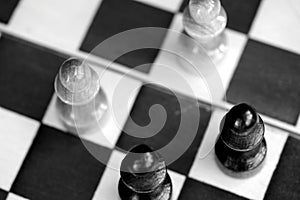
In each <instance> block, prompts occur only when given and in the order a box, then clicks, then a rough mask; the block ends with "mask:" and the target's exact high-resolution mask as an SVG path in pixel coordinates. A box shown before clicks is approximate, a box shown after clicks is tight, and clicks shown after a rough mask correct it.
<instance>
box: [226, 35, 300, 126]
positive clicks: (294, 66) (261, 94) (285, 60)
mask: <svg viewBox="0 0 300 200" xmlns="http://www.w3.org/2000/svg"><path fill="white" fill-rule="evenodd" d="M299 74H300V56H299V55H297V54H294V53H291V52H288V51H284V50H282V49H278V48H275V47H272V46H269V45H266V44H263V43H260V42H257V41H254V40H248V43H247V45H246V47H245V50H244V52H243V54H242V57H241V59H240V62H239V64H238V66H237V69H236V71H235V73H234V75H233V78H232V80H231V83H230V85H229V88H228V91H227V96H226V97H227V100H228V101H229V102H231V103H240V102H246V103H248V104H250V105H253V107H255V108H256V109H257V110H258V111H259V112H261V113H263V114H266V115H269V116H271V117H273V118H276V119H279V120H281V121H284V122H287V123H290V124H295V123H296V122H297V119H298V116H299V111H300V104H299V102H300V76H299Z"/></svg>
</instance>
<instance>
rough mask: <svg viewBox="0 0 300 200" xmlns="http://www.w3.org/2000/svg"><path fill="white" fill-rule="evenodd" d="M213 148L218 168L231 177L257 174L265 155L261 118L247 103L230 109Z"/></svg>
mask: <svg viewBox="0 0 300 200" xmlns="http://www.w3.org/2000/svg"><path fill="white" fill-rule="evenodd" d="M220 131H221V134H220V137H219V138H218V140H217V143H216V145H215V154H216V158H217V162H218V163H219V164H220V167H221V169H223V170H224V172H225V173H228V174H230V175H232V176H235V177H248V176H251V175H254V174H255V173H256V172H258V171H259V170H260V169H261V167H262V164H263V162H264V160H265V157H266V154H267V145H266V140H265V138H264V132H265V127H264V123H263V121H262V119H261V117H260V116H259V115H258V114H257V113H256V111H255V110H254V109H253V108H252V107H251V106H249V105H247V104H244V103H243V104H239V105H237V106H234V107H233V108H232V109H231V110H230V111H229V112H228V113H227V114H226V115H225V117H224V118H223V127H221V130H220Z"/></svg>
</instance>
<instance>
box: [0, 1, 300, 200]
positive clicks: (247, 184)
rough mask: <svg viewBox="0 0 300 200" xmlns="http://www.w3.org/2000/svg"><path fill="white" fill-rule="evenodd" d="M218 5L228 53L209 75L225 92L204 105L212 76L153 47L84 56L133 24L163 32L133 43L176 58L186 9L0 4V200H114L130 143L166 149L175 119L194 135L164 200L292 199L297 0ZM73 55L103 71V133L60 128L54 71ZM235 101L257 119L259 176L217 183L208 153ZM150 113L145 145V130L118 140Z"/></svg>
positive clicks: (299, 98) (155, 4) (299, 146)
mask: <svg viewBox="0 0 300 200" xmlns="http://www.w3.org/2000/svg"><path fill="white" fill-rule="evenodd" d="M221 2H222V5H223V6H224V9H225V10H226V12H227V17H228V24H227V28H226V30H225V33H226V36H227V39H228V52H227V54H226V56H225V57H224V58H223V60H221V61H220V62H218V63H215V64H214V66H216V70H217V72H218V74H219V76H220V80H221V82H222V85H223V87H224V92H223V93H222V92H218V93H217V94H216V97H215V98H214V101H210V100H209V99H210V98H209V94H208V93H207V92H205V91H207V88H206V86H205V84H204V82H205V81H208V82H209V81H213V80H210V79H212V78H211V77H209V76H208V77H199V76H194V74H192V73H190V72H189V71H188V70H186V69H184V67H183V66H182V65H181V64H180V62H177V60H176V58H175V57H176V56H175V57H174V55H172V54H169V53H168V52H166V51H161V50H160V48H156V49H154V48H144V49H136V50H133V51H130V52H127V53H126V54H124V55H122V56H120V57H118V58H117V59H116V60H114V62H111V61H110V58H111V57H110V55H108V53H107V52H109V53H118V48H121V49H122V48H126V47H127V46H130V45H132V43H130V42H128V41H118V42H116V43H115V44H114V45H112V46H111V47H108V48H107V52H106V51H99V52H98V51H97V52H93V49H94V48H95V46H96V45H98V44H99V43H101V42H103V41H105V40H106V39H107V38H109V37H111V36H113V35H115V34H118V33H121V32H123V31H126V30H131V29H136V28H142V27H160V28H164V30H165V31H163V32H160V34H153V35H151V34H145V35H142V34H141V35H139V36H138V37H137V38H136V40H135V42H134V43H137V44H139V43H143V42H144V41H152V42H154V43H155V44H156V45H157V46H159V47H161V49H163V48H165V49H174V50H176V48H177V47H178V46H177V45H180V44H178V42H177V41H176V38H174V37H173V36H174V35H173V34H170V30H175V31H178V32H182V31H183V25H182V17H183V14H182V13H183V10H184V8H185V6H186V5H187V4H188V1H187V0H160V1H159V0H43V1H41V0H2V1H0V32H1V37H0V94H1V97H0V200H5V199H7V200H24V199H31V200H89V199H93V200H117V199H119V195H118V189H117V185H118V181H119V178H120V175H119V171H118V169H119V168H120V163H121V161H122V159H123V158H124V156H125V152H126V151H127V150H128V149H130V148H131V147H132V146H133V145H136V144H140V143H146V144H149V145H151V146H152V147H153V148H155V149H159V148H162V147H164V146H166V145H167V144H168V143H170V142H171V141H172V140H173V139H174V138H175V134H176V131H177V129H178V128H179V124H180V122H181V120H182V117H185V118H187V119H189V123H187V124H186V127H185V128H186V129H188V127H189V126H191V124H193V123H197V125H198V128H197V132H196V135H195V138H194V140H193V141H192V143H191V144H190V146H188V147H187V150H186V151H185V152H184V153H183V154H182V155H181V156H180V157H179V158H178V159H177V160H176V161H175V162H173V163H172V164H171V165H169V166H168V171H169V174H170V176H171V179H172V183H173V196H172V199H173V200H176V199H180V200H187V199H191V200H195V199H272V200H273V199H290V200H292V199H295V200H296V199H300V190H299V188H300V168H299V166H300V155H299V154H298V153H300V141H299V138H300V137H299V136H300V119H299V113H300V103H299V102H300V45H299V44H300V38H299V35H300V29H299V27H300V3H299V1H297V0H251V1H249V0H239V1H232V0H222V1H221ZM90 52H92V53H90ZM74 56H75V57H79V58H82V59H86V60H87V61H88V62H89V63H90V65H91V66H92V67H93V68H94V69H95V70H96V71H97V72H101V71H103V69H104V68H105V69H106V71H105V73H104V74H103V76H102V77H101V88H102V90H103V91H104V93H105V94H106V97H107V101H108V111H107V113H106V114H105V117H104V119H103V120H101V122H100V126H99V127H100V129H101V131H100V132H101V133H99V131H90V132H87V133H85V134H80V137H79V136H78V135H77V134H74V133H72V131H68V129H67V128H66V127H65V126H64V125H63V123H62V122H61V120H60V119H59V116H58V110H57V108H56V106H55V105H56V96H55V93H54V79H55V76H56V74H57V72H58V69H59V67H60V65H61V64H62V62H63V61H64V60H66V59H67V58H69V57H74ZM108 64H110V65H109V67H108V68H106V67H107V65H108ZM139 65H141V66H142V67H139V68H136V66H139ZM164 66H167V67H164ZM201 67H204V66H199V68H200V70H201ZM183 79H184V83H186V84H187V85H188V87H189V89H187V85H184V84H181V83H182V81H180V80H183ZM212 92H213V91H212ZM179 100H180V105H179ZM195 101H196V102H197V103H195ZM240 102H246V103H248V104H250V105H252V106H253V107H255V108H256V110H257V111H258V112H259V113H260V115H261V116H262V118H263V120H264V122H265V127H266V132H265V138H266V141H267V145H268V154H267V158H266V162H265V165H264V166H263V168H262V170H261V171H260V172H259V173H258V174H256V175H255V176H253V177H249V178H244V179H240V178H233V177H230V176H228V175H226V174H224V173H223V172H222V171H221V170H220V169H219V167H218V166H217V164H216V162H215V160H214V150H213V148H212V147H213V146H214V143H215V141H216V138H217V137H218V134H219V126H220V121H221V119H222V117H223V116H224V115H225V113H226V112H227V111H228V109H229V108H231V107H232V106H233V105H235V104H238V103H240ZM112 105H113V106H112ZM153 105H159V106H161V107H163V108H164V111H165V114H166V115H167V119H166V121H165V124H164V126H163V127H162V128H161V130H159V131H158V133H157V134H155V135H151V136H149V137H147V130H145V132H144V133H143V137H140V138H139V137H133V136H131V135H128V134H126V133H127V132H128V130H129V131H130V129H132V128H133V127H134V125H133V124H134V123H136V124H138V125H140V126H141V127H146V128H147V127H148V126H147V125H148V124H149V123H151V120H152V118H151V117H155V115H152V116H151V112H150V111H151V109H150V108H151V107H152V106H153ZM112 108H113V109H112ZM149 113H150V114H149ZM197 113H200V120H199V121H196V118H197V117H196V116H197ZM115 117H117V119H115ZM129 119H132V120H129ZM116 121H117V123H116ZM148 128H149V127H148ZM154 129H155V127H154ZM151 130H153V127H150V128H149V130H148V132H149V133H150V132H151ZM99 135H102V136H105V138H106V139H103V137H101V136H99ZM297 138H298V139H297ZM182 139H184V138H182ZM86 144H88V145H89V146H92V147H93V149H96V150H97V151H98V152H99V153H100V154H101V158H102V159H103V160H104V161H105V162H104V163H101V162H99V161H98V160H97V159H96V158H95V157H94V156H93V155H92V154H90V153H89V151H88V150H87V148H86V147H85V145H86ZM203 152H204V153H205V152H207V155H206V156H203ZM108 166H109V167H108Z"/></svg>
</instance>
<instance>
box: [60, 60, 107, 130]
mask: <svg viewBox="0 0 300 200" xmlns="http://www.w3.org/2000/svg"><path fill="white" fill-rule="evenodd" d="M54 85H55V92H56V95H57V108H58V111H59V113H60V117H61V119H62V120H63V122H64V123H65V125H66V126H67V127H69V128H74V127H76V128H86V127H88V126H91V125H94V124H95V123H97V121H98V120H99V119H100V118H101V117H102V116H103V114H104V113H105V111H106V110H107V101H106V97H105V94H104V92H103V91H102V89H101V87H100V80H99V76H98V74H97V72H96V71H94V70H93V69H92V68H91V67H90V66H88V65H87V64H86V63H85V62H83V61H82V60H79V59H76V58H71V59H68V60H66V61H65V62H64V63H63V64H62V65H61V67H60V69H59V72H58V74H57V76H56V78H55V84H54Z"/></svg>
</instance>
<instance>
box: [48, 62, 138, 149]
mask: <svg viewBox="0 0 300 200" xmlns="http://www.w3.org/2000/svg"><path fill="white" fill-rule="evenodd" d="M91 66H92V67H93V69H95V70H96V71H97V72H98V74H99V76H100V85H101V89H102V90H103V91H104V93H105V95H106V99H107V102H108V108H107V111H106V113H105V114H104V116H103V119H101V120H100V121H99V124H98V125H97V127H96V128H95V129H91V130H87V131H86V132H84V133H83V134H81V135H80V136H81V137H82V138H85V139H86V140H89V141H92V142H94V143H96V144H99V145H102V146H105V147H108V148H113V147H114V146H115V144H116V142H117V140H118V138H119V135H120V134H121V131H122V128H123V126H124V124H125V122H126V120H127V118H128V116H129V112H130V110H131V107H132V105H133V103H134V101H135V98H136V96H137V93H138V91H139V89H140V87H141V85H142V83H141V82H139V81H137V80H134V79H131V78H129V77H127V76H123V75H120V74H117V73H115V72H112V71H109V70H105V71H103V69H104V68H101V67H97V66H93V65H91ZM43 123H44V124H47V125H49V126H52V127H55V128H57V129H60V130H63V131H67V128H66V127H65V126H64V124H63V122H62V121H61V119H60V116H59V110H58V109H57V107H56V94H53V96H52V100H51V102H50V104H49V106H48V109H47V112H46V114H45V116H44V118H43ZM74 133H75V132H74Z"/></svg>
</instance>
